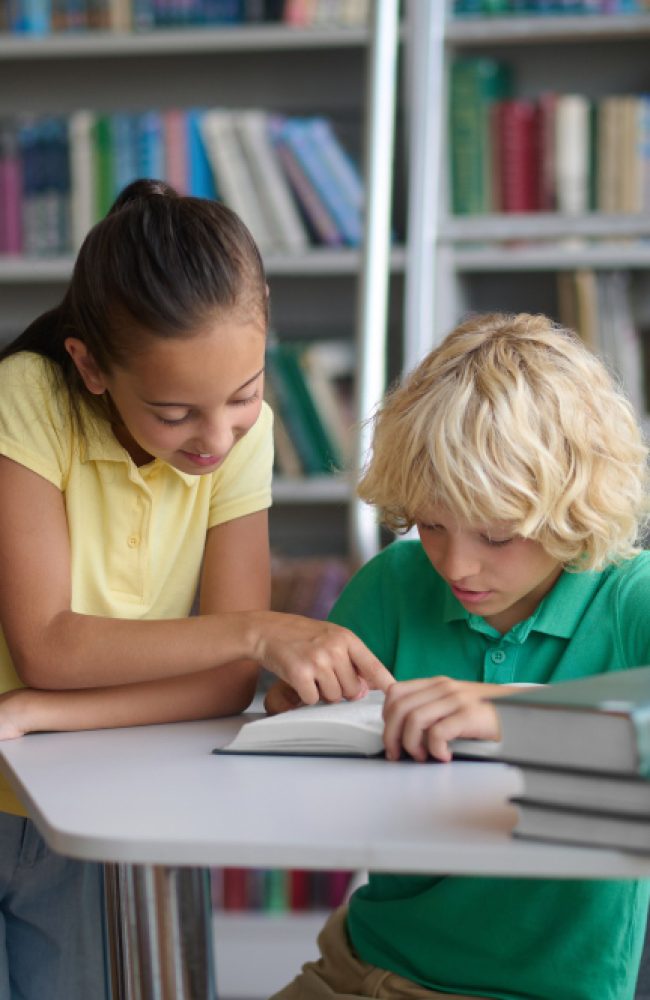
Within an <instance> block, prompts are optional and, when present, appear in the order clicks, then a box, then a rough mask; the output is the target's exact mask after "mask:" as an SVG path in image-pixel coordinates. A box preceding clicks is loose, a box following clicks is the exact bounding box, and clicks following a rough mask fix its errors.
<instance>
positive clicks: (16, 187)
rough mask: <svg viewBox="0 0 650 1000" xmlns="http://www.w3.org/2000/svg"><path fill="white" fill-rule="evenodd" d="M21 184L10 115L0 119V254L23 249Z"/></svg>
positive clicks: (17, 152) (16, 143)
mask: <svg viewBox="0 0 650 1000" xmlns="http://www.w3.org/2000/svg"><path fill="white" fill-rule="evenodd" d="M22 188H23V175H22V170H21V165H20V152H19V148H18V135H17V132H16V129H15V126H14V123H13V121H12V120H11V119H6V120H0V254H19V253H21V252H22V250H23V241H22V218H21V205H22V202H23V189H22Z"/></svg>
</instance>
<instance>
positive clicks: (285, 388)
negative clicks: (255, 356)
mask: <svg viewBox="0 0 650 1000" xmlns="http://www.w3.org/2000/svg"><path fill="white" fill-rule="evenodd" d="M266 359H267V378H268V380H269V383H270V385H269V388H270V391H271V393H273V394H274V396H275V398H276V400H277V412H278V413H279V415H280V418H281V420H282V421H283V422H284V425H285V426H286V429H287V431H288V433H289V435H290V438H291V440H292V442H293V444H294V446H295V450H296V452H297V454H298V457H299V459H300V463H301V466H302V469H303V472H304V474H305V475H324V474H331V473H332V472H334V471H335V470H337V469H340V468H342V457H341V455H340V454H339V452H338V449H337V447H336V442H335V441H334V440H333V439H332V437H331V436H330V434H329V433H328V430H327V428H326V426H325V424H324V423H323V421H322V420H321V417H320V414H319V412H318V409H317V406H316V404H315V402H314V399H313V397H312V395H311V392H310V389H309V386H308V384H307V381H306V378H305V375H304V373H303V370H302V367H301V364H300V347H299V346H296V345H294V344H290V343H285V342H282V341H279V340H274V339H272V338H271V339H270V340H269V343H268V345H267V351H266Z"/></svg>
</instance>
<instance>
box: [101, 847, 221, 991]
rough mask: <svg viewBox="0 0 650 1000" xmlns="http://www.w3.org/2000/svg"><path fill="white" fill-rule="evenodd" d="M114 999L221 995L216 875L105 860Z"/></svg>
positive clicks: (109, 956)
mask: <svg viewBox="0 0 650 1000" xmlns="http://www.w3.org/2000/svg"><path fill="white" fill-rule="evenodd" d="M104 872H105V896H106V923H107V951H108V966H109V970H110V979H111V996H112V1000H216V996H217V992H216V982H215V973H214V955H213V947H212V908H211V902H210V880H209V872H208V871H207V870H206V869H202V868H175V867H174V868H171V867H166V866H158V865H157V866H153V865H105V866H104Z"/></svg>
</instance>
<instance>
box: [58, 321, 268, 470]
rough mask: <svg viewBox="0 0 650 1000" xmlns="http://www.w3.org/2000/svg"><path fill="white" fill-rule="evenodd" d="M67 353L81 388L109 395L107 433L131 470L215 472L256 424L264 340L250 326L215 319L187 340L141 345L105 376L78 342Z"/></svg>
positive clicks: (156, 339)
mask: <svg viewBox="0 0 650 1000" xmlns="http://www.w3.org/2000/svg"><path fill="white" fill-rule="evenodd" d="M66 347H67V349H68V351H69V353H70V354H71V356H72V358H73V360H74V362H75V364H76V366H77V368H78V370H79V371H80V373H81V376H82V378H83V380H84V383H85V385H86V388H87V389H88V390H89V391H90V392H92V393H95V394H97V395H99V394H101V393H103V392H108V393H110V397H111V400H112V402H113V404H114V406H115V409H116V410H117V413H118V414H119V418H120V420H119V422H118V423H116V424H115V425H114V427H113V432H114V434H115V436H116V438H117V439H118V441H119V442H120V443H121V444H122V445H123V446H124V447H125V448H126V450H127V451H128V453H129V454H130V456H131V458H132V459H133V461H134V462H135V463H136V464H137V465H145V464H146V463H147V462H149V461H151V460H152V459H153V458H159V459H161V460H162V461H164V462H167V463H168V464H169V465H172V466H173V467H174V468H176V469H179V470H180V471H181V472H186V473H190V474H194V475H203V474H205V473H209V472H214V470H215V469H216V468H218V466H219V465H220V464H221V462H223V460H224V459H225V457H226V455H228V453H229V452H230V450H231V448H232V447H233V445H234V444H236V442H237V441H239V439H240V438H242V437H243V436H244V434H246V432H247V431H248V430H250V428H251V427H252V426H253V424H254V423H255V421H256V420H257V418H258V416H259V413H260V409H261V406H262V394H263V388H264V350H265V337H264V333H263V330H262V329H261V328H260V326H259V325H258V324H256V323H253V322H249V323H247V322H242V321H241V320H237V319H234V318H229V317H226V318H223V317H221V318H220V319H219V320H218V321H215V322H214V323H212V324H210V325H208V326H207V327H206V328H205V329H203V330H201V331H200V332H197V333H196V334H195V335H194V336H188V337H170V338H168V339H163V338H160V337H154V336H151V337H148V338H147V339H146V341H145V346H144V347H143V348H142V349H140V350H138V352H137V353H135V354H134V355H132V356H131V357H130V358H129V360H128V362H127V364H126V366H125V367H115V368H114V369H113V370H112V371H111V373H110V374H109V375H105V374H104V373H103V372H100V371H99V369H98V368H97V366H96V365H95V363H94V361H93V359H92V357H91V356H90V355H89V354H88V352H87V349H86V348H85V345H84V344H83V343H82V342H81V341H79V340H76V339H75V338H69V340H68V341H66Z"/></svg>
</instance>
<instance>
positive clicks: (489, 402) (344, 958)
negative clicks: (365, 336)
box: [267, 314, 650, 1000]
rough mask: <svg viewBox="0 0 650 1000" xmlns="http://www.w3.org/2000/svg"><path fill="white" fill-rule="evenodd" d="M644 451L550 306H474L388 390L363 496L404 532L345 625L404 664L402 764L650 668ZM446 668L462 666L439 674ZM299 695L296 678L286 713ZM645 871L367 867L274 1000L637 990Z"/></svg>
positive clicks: (272, 707) (396, 702)
mask: <svg viewBox="0 0 650 1000" xmlns="http://www.w3.org/2000/svg"><path fill="white" fill-rule="evenodd" d="M646 462H647V450H646V448H645V446H644V444H643V441H642V437H641V434H640V431H639V428H638V425H637V422H636V420H635V418H634V416H633V412H632V410H631V407H630V405H629V403H628V402H627V400H626V399H625V398H624V397H623V395H622V394H621V393H620V391H619V390H618V388H617V387H616V386H615V385H614V384H613V382H612V380H611V379H610V377H609V375H608V373H607V371H606V369H605V368H604V366H603V365H602V363H601V362H600V361H599V360H598V359H597V358H596V357H594V356H593V355H592V354H591V353H590V352H589V351H588V350H587V349H586V348H584V347H583V346H582V345H581V344H580V343H579V341H577V339H575V338H574V337H573V335H572V334H570V333H569V332H568V331H565V330H562V329H559V328H557V327H555V326H554V325H553V324H552V323H551V322H550V321H549V320H548V319H546V318H545V317H543V316H530V315H526V314H522V315H518V316H505V315H487V316H477V317H473V318H472V319H470V320H469V321H468V322H466V323H464V324H463V325H461V326H459V327H458V328H457V329H456V330H455V331H453V333H452V334H450V336H449V337H448V338H447V339H446V340H445V341H444V342H443V343H442V344H441V345H440V346H439V347H438V348H437V349H436V350H434V351H433V352H432V353H431V354H430V355H429V356H428V357H427V358H425V360H424V361H423V362H422V363H421V364H420V365H419V366H418V368H416V370H415V371H414V372H413V373H412V374H411V375H410V377H408V378H407V379H406V380H405V381H404V383H403V384H402V385H401V386H398V387H397V388H396V389H395V390H393V391H392V392H391V393H389V395H388V397H387V399H386V400H385V402H384V404H383V405H382V406H381V408H380V410H379V412H378V415H377V417H376V422H375V433H374V439H373V451H372V456H371V459H370V463H369V465H368V467H367V469H366V471H365V473H364V475H363V477H362V479H361V483H360V487H359V494H360V496H361V497H362V498H363V499H364V500H366V501H367V502H368V503H371V504H373V505H374V506H376V507H377V509H378V511H379V512H380V516H381V517H382V520H383V522H384V523H385V524H386V525H387V526H388V527H390V528H392V529H393V530H394V531H397V532H403V531H405V530H408V529H409V528H411V527H412V526H414V525H415V526H416V527H417V530H418V534H419V536H420V541H419V542H415V541H413V542H398V543H395V544H393V545H391V546H389V547H388V548H387V549H385V550H384V551H383V552H382V553H380V555H378V556H377V557H376V558H375V559H373V560H371V561H370V562H369V563H368V564H367V565H366V566H364V567H363V568H362V569H361V570H360V571H359V573H357V575H356V576H355V577H354V578H353V580H352V581H351V582H350V584H349V585H348V587H347V588H346V590H345V591H344V593H343V594H342V596H341V598H340V599H339V601H338V602H337V604H336V606H335V608H334V610H333V612H332V616H331V617H332V619H333V620H334V621H336V622H338V623H339V624H343V625H345V626H346V627H348V628H350V629H352V630H353V631H354V632H356V633H357V634H358V635H359V636H360V637H361V638H362V639H363V640H364V641H365V642H366V643H367V645H368V646H369V647H370V648H371V649H372V651H373V652H374V653H375V654H376V655H377V656H378V657H379V658H380V659H381V660H382V662H384V663H386V664H389V665H391V667H392V672H393V674H394V676H395V678H396V681H397V683H395V684H393V685H392V686H391V687H390V688H389V690H388V692H387V697H386V708H385V713H384V714H385V723H386V725H385V736H384V742H385V746H386V753H387V756H388V757H389V759H390V758H397V757H398V756H399V754H400V752H401V750H402V749H404V750H406V751H407V752H408V753H409V754H410V755H411V756H412V757H414V758H415V759H417V760H422V761H424V760H426V759H427V758H428V757H434V758H436V759H438V760H440V761H447V760H449V759H450V757H451V754H450V752H449V748H448V741H449V740H451V739H453V738H454V737H456V736H464V737H479V738H482V739H498V738H499V729H498V721H497V716H496V712H495V710H494V706H493V705H492V704H491V703H490V702H489V701H488V700H486V699H489V698H491V697H494V696H495V695H497V694H504V693H507V692H508V691H511V690H512V686H511V685H513V684H520V683H554V682H556V681H560V680H568V679H570V678H573V677H580V676H583V675H587V674H594V673H601V672H604V671H611V670H624V669H627V668H630V667H634V666H637V665H640V664H643V663H647V662H649V661H650V615H648V612H647V609H648V606H649V603H650V553H648V552H642V551H639V550H638V549H636V548H635V543H636V540H637V538H638V535H639V531H640V528H641V525H642V522H643V519H644V516H645V513H646V511H647V497H648V495H647V488H646V484H647V466H646ZM442 675H444V676H442ZM292 703H293V704H295V698H293V699H292V697H291V695H290V693H289V692H288V691H287V689H286V687H284V686H282V685H278V686H276V688H275V689H273V690H272V691H271V692H270V693H269V695H268V700H267V707H268V709H269V711H279V710H283V709H285V708H287V707H290V706H291V704H292ZM648 888H649V887H648V884H647V883H645V882H634V881H627V882H613V881H602V882H599V881H596V880H594V881H584V882H578V881H571V880H541V879H540V880H537V879H514V878H513V879H507V878H505V879H487V878H459V877H444V876H439V877H437V876H430V875H423V876H397V875H380V874H372V873H371V874H370V878H369V882H368V884H367V885H364V886H362V887H361V888H360V889H359V890H358V891H357V892H356V893H354V895H353V896H352V898H351V900H350V903H349V906H348V907H347V908H342V909H341V910H339V911H337V912H336V913H335V914H334V915H333V916H332V918H330V920H329V921H328V923H327V924H326V926H325V928H324V930H323V932H322V934H321V936H320V938H319V945H320V948H321V954H322V957H321V959H320V960H319V961H318V962H314V963H308V964H307V965H306V966H304V968H303V971H302V973H301V974H300V975H299V976H298V977H297V979H295V980H294V981H293V983H292V984H290V985H289V986H287V987H286V988H285V989H284V990H281V991H280V992H279V993H278V994H276V995H275V997H274V998H273V1000H312V998H313V1000H315V998H321V1000H322V998H326V997H327V998H339V1000H340V998H344V997H345V998H350V997H368V996H373V997H382V998H384V1000H397V998H398V997H400V998H401V997H412V998H423V1000H424V998H431V997H439V996H441V997H445V998H447V1000H449V998H461V1000H463V998H467V997H473V998H476V997H479V998H481V997H482V998H487V997H491V998H500V1000H523V998H525V1000H631V998H632V996H633V994H634V984H635V979H636V971H637V968H638V964H639V958H640V954H641V948H642V945H643V935H644V930H645V923H646V915H647V911H648Z"/></svg>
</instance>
